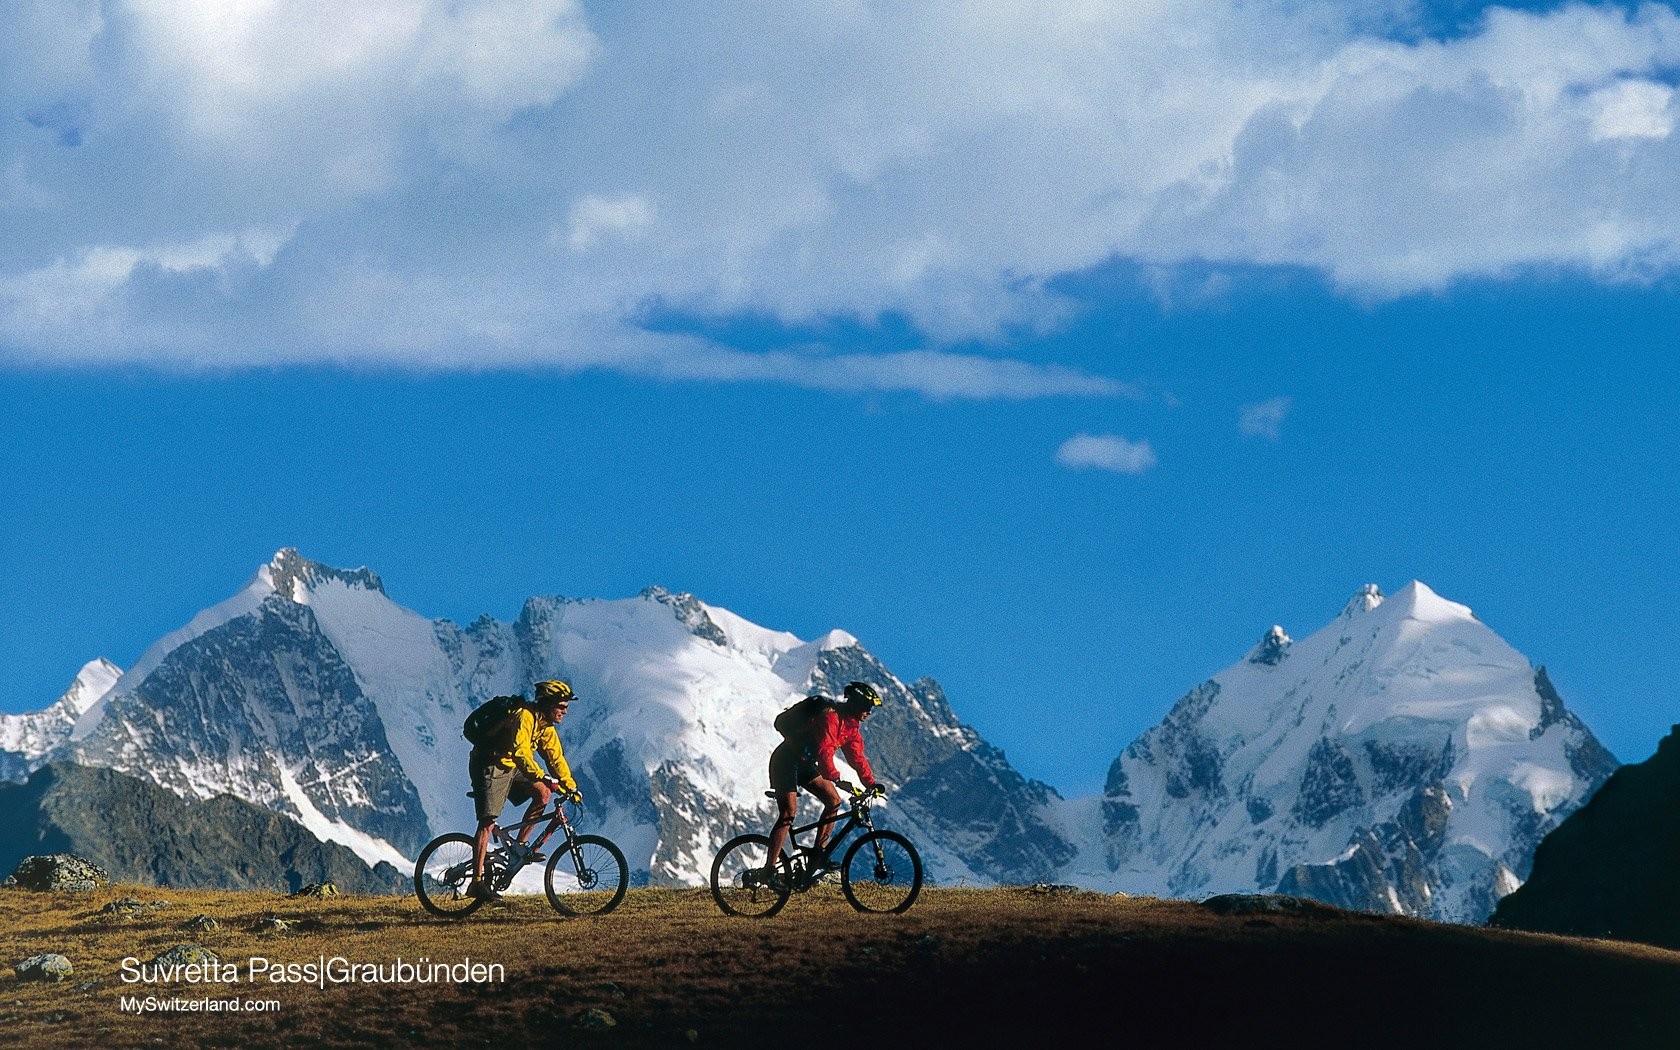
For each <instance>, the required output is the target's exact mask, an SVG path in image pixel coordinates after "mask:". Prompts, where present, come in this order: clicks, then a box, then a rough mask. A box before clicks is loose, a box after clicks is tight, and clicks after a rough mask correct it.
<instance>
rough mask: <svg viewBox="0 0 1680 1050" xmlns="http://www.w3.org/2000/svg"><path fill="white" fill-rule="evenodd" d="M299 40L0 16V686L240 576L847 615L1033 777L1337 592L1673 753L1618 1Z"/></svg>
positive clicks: (1665, 224)
mask: <svg viewBox="0 0 1680 1050" xmlns="http://www.w3.org/2000/svg"><path fill="white" fill-rule="evenodd" d="M337 10H338V9H337V8H332V7H328V6H322V5H316V4H310V3H296V2H285V3H278V4H260V5H259V4H243V3H221V4H215V5H211V4H195V3H186V2H161V0H158V2H149V3H140V2H134V3H128V4H104V5H101V4H86V5H77V4H64V3H54V4H46V3H42V4H33V3H25V4H23V5H22V6H21V8H20V17H19V20H18V22H17V27H16V28H14V29H12V30H10V33H11V34H12V36H13V39H11V40H9V41H8V55H9V56H11V55H16V56H18V60H17V61H15V62H12V61H9V62H8V64H7V66H6V67H5V68H4V69H0V121H3V124H0V229H3V230H4V235H3V236H0V404H4V406H5V411H4V413H0V471H3V473H0V477H3V478H4V479H5V485H4V490H3V491H0V709H3V710H14V711H15V710H28V709H33V708H35V707H39V706H41V705H43V704H45V703H47V702H49V701H50V700H51V699H53V698H54V697H55V696H56V695H57V694H58V692H59V691H61V690H62V689H63V687H64V686H65V685H67V684H68V682H69V680H70V678H71V677H72V676H73V675H74V673H75V671H76V669H77V668H78V667H80V666H81V664H82V663H83V662H85V661H86V660H88V659H91V658H93V657H95V656H100V655H104V656H108V657H110V658H112V659H114V660H116V661H117V662H118V663H119V664H126V663H128V662H131V661H133V659H134V658H135V657H136V656H138V655H139V653H140V651H141V650H142V649H143V648H144V647H145V646H146V644H148V643H149V642H150V641H152V640H154V639H155V638H156V637H158V636H159V635H161V634H163V633H165V632H167V631H169V630H171V629H173V628H175V627H177V626H179V625H180V624H182V623H183V622H185V620H186V619H187V618H189V617H190V616H191V615H192V614H193V613H194V612H196V611H197V610H198V609H200V608H202V607H204V606H205V605H208V604H211V603H213V602H215V601H218V600H220V599H221V598H223V597H225V596H227V595H228V594H230V593H231V592H232V591H233V590H235V589H236V588H237V587H238V586H239V585H240V584H241V583H243V582H244V580H245V579H246V578H247V577H248V576H249V575H250V573H251V572H252V571H253V570H254V569H255V568H256V567H257V566H258V565H259V564H261V563H262V562H263V561H265V560H266V559H267V558H268V557H269V556H270V555H271V554H272V553H273V551H274V550H275V549H277V548H279V547H281V546H296V547H298V548H299V549H301V550H302V551H303V552H304V553H305V554H306V555H308V556H310V557H313V558H316V559H317V560H321V561H324V562H327V563H329V564H334V565H340V566H344V567H351V566H357V565H366V566H368V567H370V568H373V569H374V570H375V571H377V572H379V573H380V574H381V575H382V576H383V577H384V579H385V580H386V584H387V587H388V589H389V591H390V593H391V594H392V596H393V597H394V598H395V599H396V600H397V601H399V602H401V603H403V604H405V605H407V606H409V607H410V608H413V609H416V610H418V611H420V612H423V613H425V614H427V615H433V616H447V617H450V618H453V619H457V620H467V619H471V618H472V617H475V616H477V615H478V614H479V613H482V612H488V613H490V614H492V615H495V616H498V617H501V618H511V617H512V616H514V615H516V614H517V611H518V608H519V604H520V602H521V601H522V599H523V598H524V597H526V596H528V595H531V594H550V593H559V594H566V595H571V596H588V597H624V596H627V595H630V594H634V593H635V592H636V591H638V590H640V589H641V588H642V587H644V586H646V585H648V584H653V583H657V584H661V585H664V586H667V587H671V588H673V589H680V590H688V591H692V592H694V593H695V594H697V595H699V596H700V597H702V598H703V599H705V600H707V601H710V602H713V603H716V604H720V605H724V606H727V607H729V608H731V609H733V610H734V611H736V612H738V613H740V614H742V615H744V616H746V617H748V618H749V619H752V620H755V621H757V622H759V623H762V624H765V625H766V626H770V627H775V628H780V629H785V630H791V631H794V632H796V633H798V634H801V635H802V636H805V637H811V636H815V635H817V634H820V633H822V632H823V631H826V630H828V629H829V628H831V627H843V628H845V629H847V630H850V631H851V632H853V633H854V634H856V635H858V636H859V637H860V638H861V639H862V640H863V641H864V642H865V644H867V645H868V646H869V647H870V648H871V649H872V650H874V651H875V652H876V653H877V654H879V655H880V656H881V657H882V658H883V659H885V660H886V662H887V663H888V665H889V666H891V667H892V668H893V669H894V670H895V671H896V672H897V673H899V674H900V675H902V676H905V677H916V676H920V675H924V674H926V675H932V676H934V677H936V678H938V679H939V680H940V681H941V682H942V683H944V684H945V686H946V687H947V690H948V692H949V694H950V695H951V698H952V700H953V703H954V704H955V706H956V707H957V710H958V712H959V713H960V714H961V715H962V716H963V717H965V718H966V719H968V720H969V721H971V722H973V723H974V724H976V725H977V726H978V727H979V728H980V729H981V731H982V732H983V733H984V734H985V735H986V736H987V737H988V739H990V740H992V741H993V742H994V743H996V744H998V745H999V746H1001V747H1003V748H1004V749H1005V750H1006V751H1007V752H1008V753H1009V755H1010V757H1011V759H1012V760H1013V761H1014V762H1015V763H1016V765H1017V766H1018V767H1019V768H1020V769H1022V770H1023V771H1024V772H1026V773H1027V774H1029V775H1032V776H1036V777H1040V778H1042V779H1045V780H1048V781H1050V782H1051V783H1052V784H1055V785H1056V786H1057V787H1059V788H1061V789H1063V790H1064V791H1066V792H1070V793H1082V792H1086V791H1090V790H1094V789H1095V788H1096V787H1097V786H1099V785H1100V783H1101V779H1102V775H1103V772H1104V771H1105V770H1106V766H1107V764H1108V762H1109V761H1110V760H1111V759H1112V758H1113V757H1114V755H1115V754H1117V753H1118V751H1119V750H1120V748H1122V747H1123V746H1124V745H1125V744H1126V743H1128V742H1130V740H1132V739H1133V738H1134V737H1135V736H1136V735H1137V734H1138V733H1139V732H1141V731H1142V730H1143V729H1145V728H1147V727H1148V726H1149V725H1151V724H1153V723H1154V722H1155V721H1156V720H1158V719H1159V718H1160V716H1161V715H1162V714H1163V713H1164V712H1165V711H1166V709H1167V708H1168V707H1169V706H1170V705H1171V703H1172V702H1173V701H1174V700H1175V699H1176V698H1177V697H1178V696H1179V695H1181V694H1182V693H1183V692H1185V691H1186V690H1187V689H1188V688H1190V687H1192V686H1193V685H1195V684H1196V683H1197V682H1198V681H1200V680H1201V679H1203V678H1205V677H1206V676H1208V675H1210V674H1212V673H1214V672H1215V671H1217V670H1219V669H1221V668H1222V667H1224V666H1225V665H1227V664H1229V663H1231V662H1232V661H1234V660H1236V659H1237V658H1239V657H1240V656H1241V655H1242V654H1243V653H1244V652H1245V651H1246V650H1247V648H1248V647H1249V646H1250V645H1252V644H1253V642H1254V641H1255V640H1257V639H1258V638H1259V637H1260V635H1261V634H1262V633H1263V632H1264V631H1265V629H1266V628H1267V627H1269V626H1270V625H1271V624H1272V623H1274V622H1276V623H1281V624H1283V626H1284V627H1285V628H1286V629H1288V630H1290V631H1292V632H1294V633H1296V634H1298V635H1299V634H1304V633H1306V632H1308V631H1310V630H1313V629H1316V628H1317V627H1319V626H1321V625H1322V624H1323V623H1325V622H1326V621H1327V620H1328V619H1329V618H1330V617H1332V616H1333V615H1334V614H1335V613H1336V612H1337V611H1339V610H1340V608H1341V607H1342V604H1343V603H1344V602H1345V601H1346V599H1347V598H1348V597H1349V596H1350V595H1351V594H1352V593H1353V591H1354V590H1355V589H1356V588H1357V587H1358V586H1359V585H1361V584H1364V583H1366V582H1376V583H1378V584H1379V585H1381V586H1382V587H1383V588H1384V589H1385V590H1390V591H1392V590H1394V589H1397V588H1398V587H1400V586H1402V585H1403V584H1404V583H1406V582H1407V581H1408V580H1410V579H1413V578H1419V579H1422V580H1424V581H1425V582H1426V583H1428V584H1429V585H1430V586H1432V587H1434V588H1435V589H1436V590H1438V591H1440V592H1441V593H1442V594H1444V595H1446V596H1447V597H1450V598H1453V599H1455V600H1458V601H1461V602H1464V603H1466V604H1468V605H1470V606H1471V607H1473V608H1474V609H1475V610H1476V611H1477V612H1478V614H1479V615H1480V616H1481V617H1482V618H1483V619H1484V620H1485V621H1486V622H1487V623H1488V624H1489V625H1490V626H1492V627H1493V628H1494V629H1495V630H1497V631H1499V632H1500V633H1501V634H1503V635H1504V636H1505V637H1506V638H1507V640H1509V641H1510V642H1512V644H1514V645H1516V646H1517V647H1518V648H1519V649H1520V650H1522V651H1523V652H1524V653H1526V654H1527V655H1528V656H1529V657H1530V658H1531V659H1533V660H1535V661H1536V662H1539V663H1543V664H1545V665H1546V666H1547V667H1548V669H1549V670H1550V672H1551V674H1552V677H1553V679H1554V681H1555V682H1557V684H1558V686H1559V688H1560V691H1561V692H1562V693H1563V696H1564V698H1565V700H1566V702H1567V703H1569V704H1570V705H1571V706H1572V707H1573V708H1575V709H1576V710H1577V711H1578V712H1580V713H1581V714H1582V716H1583V717H1584V718H1585V719H1586V721H1587V722H1588V724H1589V725H1590V726H1591V727H1592V728H1593V729H1594V730H1595V731H1596V732H1598V734H1599V735H1600V736H1601V738H1602V739H1604V741H1605V742H1606V743H1607V744H1608V745H1609V746H1610V747H1611V749H1612V750H1613V751H1615V753H1616V754H1617V755H1618V756H1619V757H1621V758H1623V759H1624V760H1637V759H1640V758H1642V757H1644V756H1645V755H1647V754H1649V753H1650V752H1651V751H1652V750H1653V749H1654V747H1655V743H1656V741H1657V739H1658V738H1660V736H1661V735H1662V734H1663V733H1664V732H1666V731H1667V728H1668V726H1669V724H1670V723H1671V722H1673V721H1675V720H1676V719H1675V711H1676V708H1675V707H1674V705H1673V703H1672V702H1671V701H1669V700H1668V699H1667V695H1666V694H1667V692H1668V690H1667V688H1666V687H1665V685H1664V684H1663V683H1665V682H1666V681H1667V680H1668V678H1669V676H1670V674H1671V664H1672V653H1673V642H1672V639H1674V638H1675V637H1677V636H1680V623H1677V622H1676V621H1677V619H1680V617H1677V615H1676V613H1675V612H1674V610H1673V608H1672V605H1673V603H1672V600H1671V599H1670V598H1669V596H1670V595H1672V594H1674V593H1680V553H1677V552H1680V542H1677V541H1680V535H1677V533H1680V516H1677V513H1676V512H1675V511H1674V509H1673V498H1672V494H1673V493H1674V492H1675V491H1676V490H1677V486H1676V481H1677V480H1680V478H1677V477H1676V473H1677V469H1680V468H1677V467H1676V465H1675V460H1676V453H1680V440H1677V438H1680V433H1677V431H1680V424H1677V423H1676V422H1675V415H1674V413H1673V410H1672V405H1673V404H1674V402H1675V399H1676V396H1677V395H1680V374H1677V373H1680V365H1677V364H1676V363H1675V355H1674V352H1673V338H1674V337H1673V333H1674V332H1675V331H1676V325H1675V321H1676V319H1677V318H1676V313H1677V312H1680V299H1677V297H1676V284H1675V276H1674V274H1675V268H1676V261H1677V258H1680V241H1677V237H1676V234H1677V231H1680V154H1677V152H1676V150H1677V144H1676V141H1677V140H1676V137H1675V135H1674V130H1675V121H1676V118H1677V117H1680V103H1677V101H1676V98H1675V91H1674V84H1675V81H1676V72H1677V70H1680V18H1677V17H1676V15H1675V13H1674V11H1673V10H1671V9H1670V8H1668V7H1666V6H1661V5H1652V6H1645V7H1640V8H1627V7H1619V6H1611V5H1583V6H1570V7H1552V6H1543V7H1530V8H1529V9H1528V10H1513V9H1510V8H1505V7H1493V8H1481V7H1473V6H1469V5H1465V4H1447V5H1438V6H1436V7H1433V8H1418V7H1414V6H1410V5H1406V4H1400V3H1380V2H1374V3H1368V4H1353V5H1349V4H1335V5H1330V4H1323V5H1320V4H1313V3H1300V2H1291V3H1279V4H1252V3H1245V4H1233V3H1230V2H1229V0H1171V2H1160V3H1151V4H1136V3H1133V4H1125V5H1104V4H1090V5H1024V4H1023V5H1018V4H1005V3H989V4H983V3H926V4H920V5H914V6H913V7H905V8H903V9H899V8H892V7H887V8H878V7H875V6H872V5H867V4H859V3H852V4H840V3H826V4H811V5H806V4H798V3H790V4H787V5H779V6H778V9H777V11H778V13H777V14H776V15H766V14H765V13H764V12H763V11H762V10H760V9H757V8H746V7H743V6H739V5H734V4H721V5H711V6H708V7H707V8H706V10H705V12H704V13H703V14H702V13H672V12H669V11H664V12H661V13H660V14H659V15H658V16H657V17H655V16H654V15H652V14H650V13H649V12H648V11H646V10H645V9H643V8H642V7H640V6H639V5H618V4H602V5H596V4H588V3H585V4H581V5H580V4H576V3H570V2H564V0H540V2H522V3H513V2H511V0H507V2H502V0H492V2H478V3H466V4H442V3H431V2H429V0H401V2H397V0H392V2H383V3H373V2H370V3H367V4H365V5H362V6H361V8H360V9H359V10H358V12H357V15H356V17H355V18H348V19H347V18H344V17H342V15H340V14H337V13H335V12H337Z"/></svg>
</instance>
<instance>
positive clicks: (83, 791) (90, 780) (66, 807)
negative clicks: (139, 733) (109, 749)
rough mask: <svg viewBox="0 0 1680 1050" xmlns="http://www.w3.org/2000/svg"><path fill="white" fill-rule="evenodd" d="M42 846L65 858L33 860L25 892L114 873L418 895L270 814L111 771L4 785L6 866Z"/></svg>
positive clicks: (22, 872)
mask: <svg viewBox="0 0 1680 1050" xmlns="http://www.w3.org/2000/svg"><path fill="white" fill-rule="evenodd" d="M43 846H44V847H46V848H49V849H55V850H59V851H62V853H60V854H59V855H55V856H48V857H30V858H28V859H27V860H25V861H24V862H23V863H22V864H20V865H19V866H18V870H17V872H15V873H14V877H15V878H16V879H17V881H18V883H19V885H23V886H27V887H29V888H34V889H62V888H89V889H91V888H92V887H93V885H95V884H97V885H104V884H106V883H108V882H109V881H110V880H111V877H112V876H113V875H114V876H115V878H116V879H117V880H119V881H122V882H134V883H140V884H143V885H163V886H203V887H217V888H225V889H265V890H275V889H285V890H295V889H297V888H299V887H300V886H302V885H304V884H305V883H308V882H316V883H319V882H321V881H323V880H326V879H330V880H332V881H334V882H336V883H337V884H339V885H340V886H344V887H348V888H350V889H353V890H354V891H356V892H360V893H391V892H398V893H401V892H407V891H408V889H409V880H408V879H407V878H406V877H405V876H404V875H403V873H401V872H399V871H397V870H396V869H395V868H393V867H391V866H390V865H385V866H383V867H382V868H380V869H379V870H377V871H374V870H370V869H369V868H368V866H367V865H366V864H364V863H362V861H361V860H360V859H359V858H357V857H356V855H355V854H354V853H352V852H351V851H350V850H348V849H346V848H345V847H343V846H340V845H337V844H336V843H323V842H320V841H318V840H317V839H315V838H314V836H312V835H310V834H309V833H308V832H307V831H305V830H304V829H303V828H301V827H299V826H298V825H297V824H295V823H293V822H292V821H290V820H288V819H287V818H285V817H283V816H281V815H279V814H277V813H275V812H273V811H271V810H266V809H262V808H260V807H258V806H253V805H251V804H250V803H247V802H241V801H240V800H238V799H235V798H231V797H229V796H226V795H223V796H220V797H218V798H214V799H211V800H209V801H207V802H191V801H188V800H186V799H182V798H179V797H178V796H176V795H174V794H171V793H170V792H168V791H166V790H164V789H162V788H159V787H157V786H155V785H153V784H149V783H146V782H145V781H141V780H137V779H135V778H134V777H130V776H126V775H124V774H121V773H117V772H114V771H112V770H108V769H89V768H85V767H81V766H74V765H69V764H62V763H55V764H52V765H48V766H45V767H43V768H41V769H39V770H37V771H36V772H35V775H34V776H32V777H31V778H30V779H29V781H28V782H27V783H25V784H0V868H3V867H5V866H6V865H8V864H10V863H13V862H15V861H16V859H17V858H16V856H15V851H21V850H25V849H29V848H32V847H36V848H38V847H43ZM68 853H75V854H78V856H68V857H67V856H64V855H63V854H68ZM9 854H10V855H9ZM84 857H85V858H88V859H83V858H84Z"/></svg>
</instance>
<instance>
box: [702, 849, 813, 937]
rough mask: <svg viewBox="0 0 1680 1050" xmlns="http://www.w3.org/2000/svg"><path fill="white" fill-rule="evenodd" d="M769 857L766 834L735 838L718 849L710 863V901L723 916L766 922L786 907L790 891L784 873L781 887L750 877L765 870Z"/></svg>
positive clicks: (784, 873)
mask: <svg viewBox="0 0 1680 1050" xmlns="http://www.w3.org/2000/svg"><path fill="white" fill-rule="evenodd" d="M769 855H770V839H769V837H767V836H765V835H737V836H736V837H734V838H732V839H730V840H729V841H728V842H726V843H724V844H723V848H722V849H720V850H718V853H717V856H716V857H715V858H714V859H713V860H712V883H711V885H712V900H714V901H716V902H717V906H718V907H719V908H722V909H723V913H724V914H725V915H740V916H744V917H746V918H749V919H768V918H769V917H770V916H772V915H774V914H776V913H777V912H779V911H781V910H782V906H783V905H785V904H787V902H788V895H789V894H790V893H792V892H793V891H792V890H791V889H790V888H789V887H788V882H789V879H788V877H787V874H786V872H785V870H784V872H783V874H782V877H781V885H780V886H777V885H775V884H772V883H767V882H765V881H763V880H762V879H759V878H757V877H756V876H755V875H754V874H752V873H756V872H760V871H762V870H763V869H764V867H765V863H764V862H765V859H766V858H767V857H769ZM784 867H785V858H784Z"/></svg>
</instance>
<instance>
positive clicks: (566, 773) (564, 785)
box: [537, 726, 577, 795]
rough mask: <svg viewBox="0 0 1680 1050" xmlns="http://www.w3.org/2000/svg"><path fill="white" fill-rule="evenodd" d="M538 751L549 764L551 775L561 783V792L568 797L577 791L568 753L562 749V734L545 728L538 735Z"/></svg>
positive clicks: (550, 728)
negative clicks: (567, 758) (568, 760)
mask: <svg viewBox="0 0 1680 1050" xmlns="http://www.w3.org/2000/svg"><path fill="white" fill-rule="evenodd" d="M537 750H538V751H540V752H541V753H542V757H543V761H544V762H547V763H548V772H549V775H551V776H552V777H553V778H554V780H555V781H556V782H557V783H559V785H560V790H561V791H563V792H565V793H566V794H568V795H569V794H571V793H572V792H574V791H576V790H577V780H576V779H575V778H574V777H573V776H572V767H571V764H570V763H568V762H567V761H566V753H565V752H564V751H562V750H561V749H560V734H559V733H557V732H555V729H554V727H553V726H543V728H542V732H541V733H539V734H537Z"/></svg>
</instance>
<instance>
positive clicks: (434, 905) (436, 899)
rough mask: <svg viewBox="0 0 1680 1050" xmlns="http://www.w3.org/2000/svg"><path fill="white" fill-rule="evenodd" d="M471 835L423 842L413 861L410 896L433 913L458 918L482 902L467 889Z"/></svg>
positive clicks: (471, 868) (471, 865)
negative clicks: (423, 847) (418, 899)
mask: <svg viewBox="0 0 1680 1050" xmlns="http://www.w3.org/2000/svg"><path fill="white" fill-rule="evenodd" d="M472 872H473V837H472V836H471V835H463V834H460V833H459V832H456V833H454V834H449V835H439V836H438V837H437V838H435V839H433V840H432V841H430V842H428V843H426V848H425V849H423V850H421V851H420V859H419V860H416V861H415V862H414V895H415V896H416V897H419V898H420V906H421V907H422V908H425V909H426V910H427V911H429V912H431V913H432V914H433V915H441V916H443V917H444V918H446V919H460V918H465V917H466V916H468V915H471V914H472V913H473V912H475V911H477V910H478V907H479V905H481V904H483V903H484V901H483V899H482V898H479V897H474V896H472V895H471V894H470V893H468V892H467V890H468V887H470V886H471V885H472Z"/></svg>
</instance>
